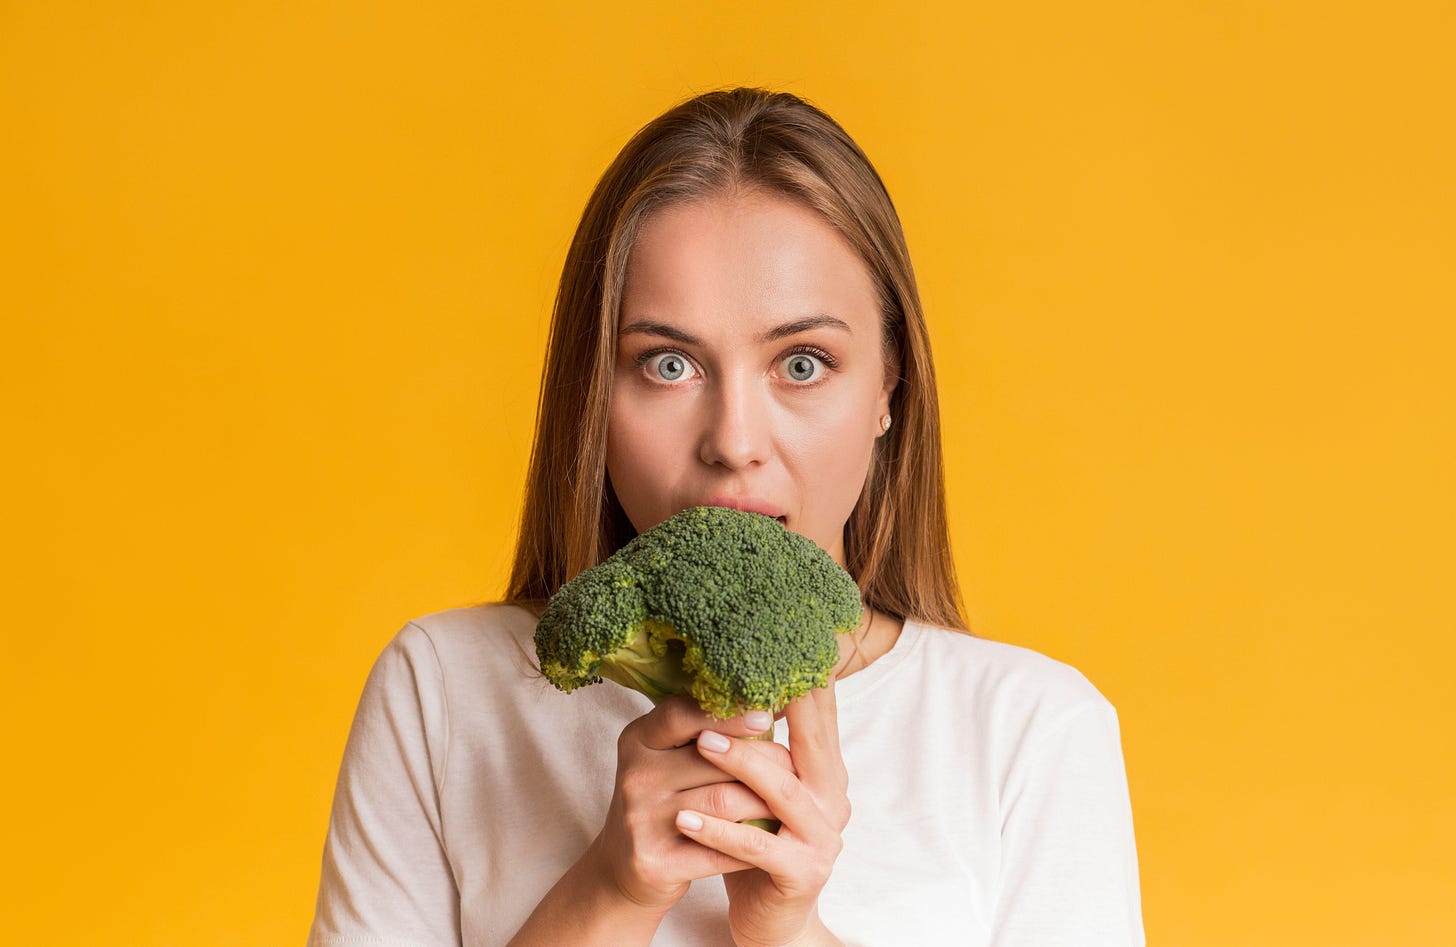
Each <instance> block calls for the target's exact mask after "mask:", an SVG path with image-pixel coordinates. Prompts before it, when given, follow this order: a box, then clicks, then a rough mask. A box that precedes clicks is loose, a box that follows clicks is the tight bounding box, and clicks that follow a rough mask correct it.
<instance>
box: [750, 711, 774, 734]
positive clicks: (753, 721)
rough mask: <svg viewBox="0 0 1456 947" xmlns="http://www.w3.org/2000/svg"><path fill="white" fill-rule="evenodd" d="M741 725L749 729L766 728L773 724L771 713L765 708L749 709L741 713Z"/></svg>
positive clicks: (759, 729)
mask: <svg viewBox="0 0 1456 947" xmlns="http://www.w3.org/2000/svg"><path fill="white" fill-rule="evenodd" d="M743 725H744V726H745V727H747V728H748V729H750V730H754V731H761V730H767V729H768V728H769V727H771V726H773V714H771V713H769V712H768V711H767V710H750V711H749V712H748V713H746V714H744V715H743Z"/></svg>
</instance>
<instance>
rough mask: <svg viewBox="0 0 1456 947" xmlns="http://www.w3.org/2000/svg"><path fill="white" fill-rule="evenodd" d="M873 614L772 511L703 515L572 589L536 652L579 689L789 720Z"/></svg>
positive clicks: (559, 679) (553, 675) (686, 519)
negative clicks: (848, 637)
mask: <svg viewBox="0 0 1456 947" xmlns="http://www.w3.org/2000/svg"><path fill="white" fill-rule="evenodd" d="M862 614H863V605H862V602H861V599H860V592H859V587H858V585H856V583H855V581H854V579H853V578H852V577H851V576H850V575H849V573H847V572H845V571H844V569H843V568H841V567H840V566H839V564H838V563H836V562H835V561H834V560H833V559H832V558H831V557H830V556H829V554H828V553H826V552H824V550H822V549H820V548H819V546H818V545H816V544H815V543H814V542H813V541H812V540H810V539H808V538H807V537H804V536H801V535H799V534H798V533H794V532H791V531H789V530H787V529H785V528H784V527H783V525H782V524H780V523H779V522H778V521H777V520H776V519H773V518H772V517H769V516H765V515H763V514H760V513H745V512H740V511H738V510H730V509H727V508H724V507H708V506H702V507H693V508H691V509H687V510H684V511H682V512H681V513H678V514H676V515H674V516H672V517H669V518H668V519H666V520H664V521H663V522H661V523H659V524H658V525H657V526H654V527H652V528H651V529H649V530H647V531H646V532H644V533H642V534H641V535H639V536H637V537H635V538H633V539H632V540H631V541H630V542H628V543H627V544H626V545H625V546H623V547H622V548H621V549H619V550H618V551H617V552H616V553H615V554H613V555H612V556H611V557H610V558H609V559H607V560H605V561H604V562H601V563H598V564H597V565H595V566H592V567H591V568H589V569H585V570H583V571H582V572H581V573H580V574H579V575H577V576H576V577H575V578H573V579H572V580H571V581H570V582H567V583H566V584H565V585H563V586H562V587H561V589H560V590H559V591H558V592H557V593H556V594H555V595H554V596H552V598H551V600H550V602H548V603H547V606H546V611H545V612H544V613H543V614H542V616H541V619H540V621H539V622H538V623H537V625H536V635H535V640H536V655H537V657H538V659H539V660H540V663H541V670H542V672H543V673H544V674H545V675H546V677H547V678H548V679H549V680H550V681H551V683H552V684H554V685H555V686H556V687H557V688H558V689H560V690H562V691H565V692H567V693H570V692H571V691H573V690H575V689H576V688H578V687H583V686H586V685H588V684H595V683H597V682H599V681H601V680H604V679H605V680H611V681H616V682H617V683H618V684H622V685H624V686H626V687H630V688H632V689H633V690H637V691H640V692H641V693H643V694H646V695H647V696H648V697H649V698H651V699H652V700H653V702H654V703H660V702H661V701H663V700H665V699H666V698H668V697H670V696H673V695H675V694H690V695H691V696H692V697H693V698H694V699H696V700H697V701H698V705H699V706H700V707H702V708H703V710H704V711H705V712H707V713H708V714H709V715H711V716H713V717H716V718H718V719H727V718H729V717H733V716H736V715H738V714H740V713H743V712H744V711H746V710H767V711H769V712H770V713H777V712H778V711H779V710H782V709H783V707H784V706H785V705H786V704H788V703H789V702H790V701H792V700H794V699H796V698H798V697H800V696H802V695H804V694H807V693H808V692H809V691H811V690H813V689H815V688H817V687H823V686H824V685H825V684H827V683H828V682H829V671H830V670H831V669H832V668H833V667H834V664H835V662H836V661H837V660H838V658H839V644H838V640H837V637H836V636H837V635H839V634H843V633H846V632H850V631H853V630H854V629H855V628H856V627H858V625H859V622H860V618H861V616H862ZM772 738H773V735H772V732H771V731H770V732H768V733H765V734H762V735H761V736H760V737H756V738H755V739H772ZM752 821H753V822H754V823H755V824H762V823H772V820H752ZM765 827H768V826H767V825H765ZM776 830H777V825H776V824H773V825H772V828H770V831H776Z"/></svg>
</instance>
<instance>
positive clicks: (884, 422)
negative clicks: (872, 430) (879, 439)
mask: <svg viewBox="0 0 1456 947" xmlns="http://www.w3.org/2000/svg"><path fill="white" fill-rule="evenodd" d="M889 429H890V416H889V415H888V414H886V415H884V416H882V417H881V418H880V430H882V431H888V430H889Z"/></svg>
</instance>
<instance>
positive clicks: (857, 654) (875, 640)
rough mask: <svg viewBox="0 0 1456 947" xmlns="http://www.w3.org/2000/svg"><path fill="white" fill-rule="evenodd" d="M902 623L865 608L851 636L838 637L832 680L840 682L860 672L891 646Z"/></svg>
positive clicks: (897, 637)
mask: <svg viewBox="0 0 1456 947" xmlns="http://www.w3.org/2000/svg"><path fill="white" fill-rule="evenodd" d="M904 627H905V623H904V622H902V621H900V620H899V619H898V618H895V617H894V616H892V615H887V614H885V613H884V612H880V611H876V610H874V609H873V608H868V607H866V608H865V613H864V617H863V618H862V619H860V625H859V628H857V629H855V631H854V632H853V634H848V635H840V636H839V662H838V663H837V664H835V665H834V671H833V674H834V677H835V679H836V680H842V679H844V678H846V677H849V676H850V675H851V674H854V673H856V672H858V671H863V670H864V669H865V668H867V667H869V666H870V665H871V664H873V663H874V662H875V660H876V659H877V658H879V657H881V656H883V655H884V654H885V653H886V652H888V651H889V650H890V649H891V648H893V647H894V646H895V642H896V641H897V640H899V638H900V632H901V630H902V629H903V628H904Z"/></svg>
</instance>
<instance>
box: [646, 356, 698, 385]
mask: <svg viewBox="0 0 1456 947" xmlns="http://www.w3.org/2000/svg"><path fill="white" fill-rule="evenodd" d="M648 366H649V368H648V370H649V371H650V372H652V373H653V374H654V375H656V376H657V377H658V378H660V379H662V380H663V381H678V380H679V379H682V378H684V377H686V376H687V375H688V373H689V372H691V371H692V366H691V365H690V364H688V360H687V359H685V358H683V357H682V356H681V355H678V354H677V353H676V352H663V353H662V354H661V355H655V356H653V357H652V358H651V359H649V360H648Z"/></svg>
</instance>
